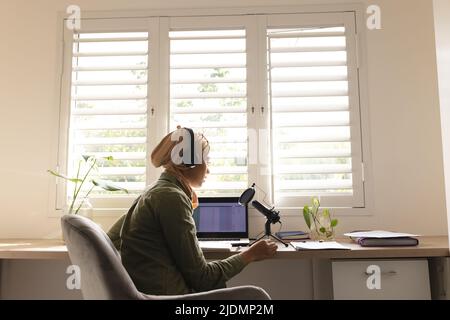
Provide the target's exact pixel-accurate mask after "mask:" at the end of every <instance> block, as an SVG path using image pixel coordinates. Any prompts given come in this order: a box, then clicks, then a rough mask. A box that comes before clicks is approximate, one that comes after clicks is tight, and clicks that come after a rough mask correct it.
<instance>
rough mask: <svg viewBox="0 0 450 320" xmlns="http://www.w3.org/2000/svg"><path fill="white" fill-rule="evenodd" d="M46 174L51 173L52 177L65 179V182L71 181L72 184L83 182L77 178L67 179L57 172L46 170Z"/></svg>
mask: <svg viewBox="0 0 450 320" xmlns="http://www.w3.org/2000/svg"><path fill="white" fill-rule="evenodd" d="M47 172H49V173H51V174H52V175H54V176H56V177H59V178H63V179H65V180H68V181H71V182H73V183H77V182H81V181H83V180H81V179H77V178H69V177H67V176H65V175H63V174H60V173H57V172H55V171H52V170H47Z"/></svg>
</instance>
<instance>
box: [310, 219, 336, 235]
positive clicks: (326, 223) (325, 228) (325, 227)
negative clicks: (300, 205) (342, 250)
mask: <svg viewBox="0 0 450 320" xmlns="http://www.w3.org/2000/svg"><path fill="white" fill-rule="evenodd" d="M309 237H310V238H311V240H314V241H334V238H335V232H334V228H333V227H332V226H331V219H330V217H329V216H324V215H322V214H317V221H312V222H311V229H310V232H309Z"/></svg>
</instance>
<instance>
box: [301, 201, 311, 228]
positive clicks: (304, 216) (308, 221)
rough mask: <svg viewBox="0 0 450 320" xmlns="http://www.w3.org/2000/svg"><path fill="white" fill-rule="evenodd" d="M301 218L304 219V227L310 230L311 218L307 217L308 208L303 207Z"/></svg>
mask: <svg viewBox="0 0 450 320" xmlns="http://www.w3.org/2000/svg"><path fill="white" fill-rule="evenodd" d="M303 218H304V219H305V222H306V225H307V226H308V228H309V229H311V218H310V217H309V207H308V206H304V207H303Z"/></svg>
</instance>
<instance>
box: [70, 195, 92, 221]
mask: <svg viewBox="0 0 450 320" xmlns="http://www.w3.org/2000/svg"><path fill="white" fill-rule="evenodd" d="M70 203H71V202H69V204H68V205H66V206H65V207H64V208H63V214H78V215H80V216H83V217H86V218H89V219H91V220H92V219H93V217H94V210H93V207H92V204H91V203H90V202H89V199H84V200H76V201H75V202H74V204H73V206H72V207H71V206H70Z"/></svg>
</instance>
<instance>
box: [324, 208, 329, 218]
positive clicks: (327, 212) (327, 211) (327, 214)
mask: <svg viewBox="0 0 450 320" xmlns="http://www.w3.org/2000/svg"><path fill="white" fill-rule="evenodd" d="M323 217H324V218H327V219H328V218H329V217H330V209H323Z"/></svg>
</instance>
